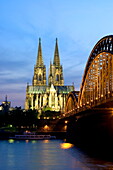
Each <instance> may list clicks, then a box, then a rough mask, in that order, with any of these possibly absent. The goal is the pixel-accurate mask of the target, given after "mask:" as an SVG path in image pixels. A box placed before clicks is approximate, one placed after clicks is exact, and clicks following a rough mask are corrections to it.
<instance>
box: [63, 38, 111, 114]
mask: <svg viewBox="0 0 113 170" xmlns="http://www.w3.org/2000/svg"><path fill="white" fill-rule="evenodd" d="M112 101H113V35H110V36H106V37H103V38H102V39H100V40H99V41H98V42H97V44H96V45H95V46H94V48H93V50H92V51H91V54H90V56H89V58H88V61H87V64H86V68H85V71H84V75H83V79H82V83H81V87H80V93H79V96H78V99H77V96H76V94H75V93H74V92H70V93H69V95H68V98H67V102H66V112H65V114H68V115H70V114H75V113H79V112H80V111H84V110H87V109H89V108H95V107H99V106H100V105H102V104H103V105H106V104H107V103H109V104H110V103H111V102H112Z"/></svg>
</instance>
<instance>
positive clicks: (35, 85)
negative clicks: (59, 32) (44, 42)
mask: <svg viewBox="0 0 113 170" xmlns="http://www.w3.org/2000/svg"><path fill="white" fill-rule="evenodd" d="M70 91H74V86H73V85H71V86H65V85H64V77H63V68H62V65H61V64H60V56H59V50H58V41H57V39H56V44H55V51H54V60H53V63H51V62H50V68H49V75H48V83H47V79H46V66H45V65H44V61H43V56H42V47H41V39H39V45H38V54H37V61H36V65H35V66H34V76H33V79H32V85H29V84H27V88H26V101H25V109H26V110H29V109H32V110H33V109H36V110H38V111H39V112H42V111H44V110H52V111H61V112H64V110H65V103H66V98H67V95H68V93H69V92H70Z"/></svg>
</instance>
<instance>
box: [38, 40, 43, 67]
mask: <svg viewBox="0 0 113 170" xmlns="http://www.w3.org/2000/svg"><path fill="white" fill-rule="evenodd" d="M36 65H37V66H44V63H43V58H42V48H41V38H39V45H38V54H37V63H36Z"/></svg>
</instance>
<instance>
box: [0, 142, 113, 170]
mask: <svg viewBox="0 0 113 170" xmlns="http://www.w3.org/2000/svg"><path fill="white" fill-rule="evenodd" d="M0 162H1V163H0V170H7V169H9V170H10V169H11V170H16V169H18V170H40V169H41V170H74V169H77V170H88V169H91V170H92V169H94V170H96V169H97V170H98V169H113V163H112V162H108V161H103V160H101V159H97V158H94V157H89V155H87V154H86V153H84V152H82V151H81V150H80V149H79V148H77V147H75V146H73V145H72V144H69V143H65V142H62V141H61V140H42V141H38V140H31V141H30V140H29V141H28V142H26V141H13V142H12V144H10V143H9V141H0Z"/></svg>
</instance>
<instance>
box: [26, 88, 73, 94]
mask: <svg viewBox="0 0 113 170" xmlns="http://www.w3.org/2000/svg"><path fill="white" fill-rule="evenodd" d="M54 88H55V90H56V91H57V93H69V92H70V91H73V90H74V87H73V86H54ZM49 91H50V86H28V93H33V94H38V93H49Z"/></svg>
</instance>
